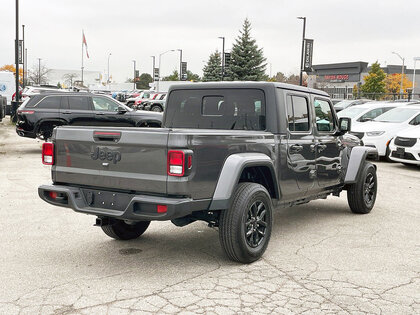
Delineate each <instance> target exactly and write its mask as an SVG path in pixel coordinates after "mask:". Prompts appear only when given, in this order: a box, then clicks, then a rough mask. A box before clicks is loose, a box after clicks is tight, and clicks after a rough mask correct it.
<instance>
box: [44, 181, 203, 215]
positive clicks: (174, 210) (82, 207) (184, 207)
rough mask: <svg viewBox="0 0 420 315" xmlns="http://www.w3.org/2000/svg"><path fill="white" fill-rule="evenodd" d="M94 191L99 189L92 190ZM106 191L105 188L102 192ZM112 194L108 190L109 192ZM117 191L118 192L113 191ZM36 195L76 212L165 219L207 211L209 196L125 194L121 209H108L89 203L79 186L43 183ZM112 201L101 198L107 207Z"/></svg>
mask: <svg viewBox="0 0 420 315" xmlns="http://www.w3.org/2000/svg"><path fill="white" fill-rule="evenodd" d="M50 192H57V193H61V194H62V195H63V196H64V198H61V199H55V200H54V199H52V198H51V197H50V196H49V193H50ZM94 192H99V193H100V192H101V190H97V189H95V190H94ZM102 192H103V193H105V194H106V193H108V194H109V193H110V192H109V191H102ZM111 194H112V192H111ZM116 194H119V193H116ZM38 195H39V197H40V198H41V199H42V200H44V201H46V202H48V203H50V204H52V205H55V206H60V207H66V208H71V209H73V210H74V211H76V212H81V213H85V214H92V215H96V216H99V217H112V218H116V219H121V220H131V221H154V220H156V221H165V220H172V219H176V218H181V217H185V216H187V215H189V214H191V213H192V212H194V211H200V210H207V209H208V208H209V205H210V202H211V199H200V200H193V199H190V198H170V197H158V196H148V195H135V194H125V195H126V196H129V202H128V205H127V206H126V207H125V209H109V208H99V207H92V206H89V204H88V201H87V200H86V197H85V195H84V193H83V191H82V189H81V188H77V187H71V186H62V185H43V186H40V187H39V188H38ZM111 202H112V197H111V199H110V200H105V201H104V204H107V203H108V206H109V205H110V204H111ZM157 205H165V206H167V210H166V212H163V213H158V212H157Z"/></svg>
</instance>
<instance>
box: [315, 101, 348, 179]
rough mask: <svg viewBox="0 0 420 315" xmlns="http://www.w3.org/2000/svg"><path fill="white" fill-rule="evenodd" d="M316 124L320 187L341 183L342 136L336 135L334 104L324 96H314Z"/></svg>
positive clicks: (317, 168)
mask: <svg viewBox="0 0 420 315" xmlns="http://www.w3.org/2000/svg"><path fill="white" fill-rule="evenodd" d="M313 105H314V109H315V120H316V121H315V126H316V133H315V138H316V150H315V151H316V174H317V178H318V184H319V186H320V187H328V186H334V185H337V184H339V180H340V173H341V157H340V153H341V152H340V151H341V148H342V145H341V142H340V137H337V136H335V135H334V134H335V132H336V130H337V119H336V117H335V115H334V110H333V105H332V103H331V102H330V101H329V100H328V99H327V98H323V97H318V96H315V97H314V98H313Z"/></svg>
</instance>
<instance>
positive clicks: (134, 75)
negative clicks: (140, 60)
mask: <svg viewBox="0 0 420 315" xmlns="http://www.w3.org/2000/svg"><path fill="white" fill-rule="evenodd" d="M133 64H134V74H133V84H134V90H135V89H136V61H135V60H133Z"/></svg>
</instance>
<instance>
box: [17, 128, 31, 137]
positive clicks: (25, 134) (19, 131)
mask: <svg viewBox="0 0 420 315" xmlns="http://www.w3.org/2000/svg"><path fill="white" fill-rule="evenodd" d="M16 133H17V134H18V135H19V136H21V137H27V138H36V134H35V132H32V131H26V130H24V129H22V128H20V127H17V126H16Z"/></svg>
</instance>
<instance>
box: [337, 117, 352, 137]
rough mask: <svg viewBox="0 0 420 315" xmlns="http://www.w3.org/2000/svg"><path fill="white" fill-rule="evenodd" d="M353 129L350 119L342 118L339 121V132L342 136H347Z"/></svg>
mask: <svg viewBox="0 0 420 315" xmlns="http://www.w3.org/2000/svg"><path fill="white" fill-rule="evenodd" d="M350 129H351V119H350V118H349V117H340V119H339V120H338V130H339V132H340V134H342V135H343V134H345V133H346V132H349V131H350Z"/></svg>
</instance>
